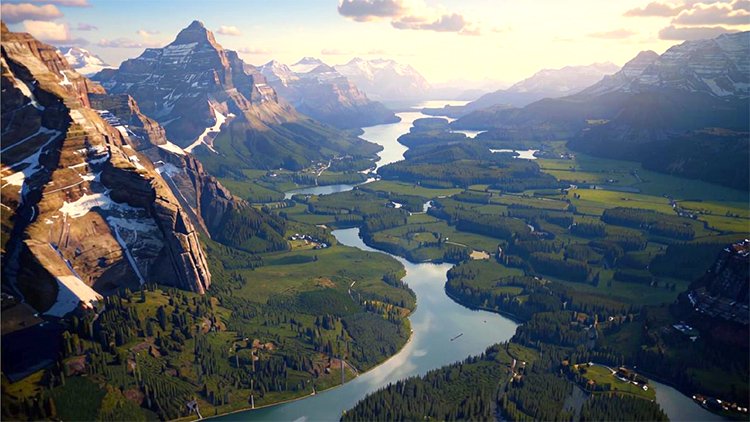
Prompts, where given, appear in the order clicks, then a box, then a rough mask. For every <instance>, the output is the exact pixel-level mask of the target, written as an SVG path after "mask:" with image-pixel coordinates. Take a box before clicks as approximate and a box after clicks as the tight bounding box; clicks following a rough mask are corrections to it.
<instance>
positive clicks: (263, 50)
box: [237, 47, 273, 55]
mask: <svg viewBox="0 0 750 422" xmlns="http://www.w3.org/2000/svg"><path fill="white" fill-rule="evenodd" d="M237 52H238V53H242V54H250V55H262V54H271V53H273V51H272V50H269V49H267V48H252V47H243V48H240V49H237Z"/></svg>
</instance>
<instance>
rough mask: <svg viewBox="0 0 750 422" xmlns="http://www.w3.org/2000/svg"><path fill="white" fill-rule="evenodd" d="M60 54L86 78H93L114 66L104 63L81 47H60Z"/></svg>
mask: <svg viewBox="0 0 750 422" xmlns="http://www.w3.org/2000/svg"><path fill="white" fill-rule="evenodd" d="M60 54H62V55H63V57H65V60H67V61H68V64H69V65H70V67H72V68H73V69H74V70H75V71H76V72H78V73H80V74H81V75H84V76H91V75H93V74H95V73H97V72H99V71H101V70H103V69H107V68H110V67H112V66H110V65H108V64H107V63H105V62H104V60H102V59H101V58H100V57H99V56H97V55H95V54H94V53H92V52H90V51H88V50H86V49H84V48H80V47H60Z"/></svg>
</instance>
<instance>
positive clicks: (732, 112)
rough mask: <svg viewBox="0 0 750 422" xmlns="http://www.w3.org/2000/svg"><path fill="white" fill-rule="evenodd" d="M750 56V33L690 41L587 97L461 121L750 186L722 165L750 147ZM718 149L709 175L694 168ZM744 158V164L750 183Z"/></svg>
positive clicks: (492, 135)
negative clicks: (728, 174) (729, 174)
mask: <svg viewBox="0 0 750 422" xmlns="http://www.w3.org/2000/svg"><path fill="white" fill-rule="evenodd" d="M749 58H750V32H742V33H736V34H726V35H721V36H719V37H717V38H715V39H711V40H699V41H687V42H684V43H682V44H680V45H676V46H674V47H672V48H670V49H669V50H667V51H666V52H665V53H664V54H662V55H661V56H659V55H657V54H656V53H653V52H643V53H640V54H639V55H638V56H636V57H635V58H634V59H633V60H631V61H630V62H628V63H627V64H626V65H625V66H623V68H622V70H620V71H619V72H618V73H616V74H614V75H612V76H611V77H605V78H604V79H602V80H601V81H600V82H599V83H596V84H594V85H592V86H591V87H589V88H586V89H585V90H583V91H581V92H580V93H578V94H575V95H572V96H568V97H564V98H558V99H544V100H541V101H537V102H535V103H532V104H529V105H528V106H526V107H523V108H515V109H501V108H498V107H494V108H489V109H484V110H479V111H475V112H473V113H470V114H467V115H466V116H464V117H462V118H460V119H459V120H457V121H455V122H453V123H452V127H454V128H462V129H488V130H489V132H488V133H486V134H483V135H482V136H481V137H480V138H484V139H519V138H523V139H538V140H542V139H553V138H556V139H565V138H567V139H570V142H569V143H568V145H569V147H571V148H573V149H575V150H578V151H582V152H586V153H590V154H594V155H599V156H605V157H611V158H619V159H629V160H638V161H644V162H645V161H648V162H649V163H651V164H650V165H651V166H652V167H653V168H655V169H659V170H660V171H666V172H670V173H673V174H677V175H684V176H688V177H694V178H699V179H703V180H709V181H713V182H719V183H727V184H730V185H731V186H735V187H740V188H744V189H746V188H747V187H746V186H747V183H746V182H739V181H738V179H737V178H736V177H729V178H727V177H726V172H725V171H721V169H719V168H715V167H716V166H722V165H723V164H721V163H734V162H735V161H737V160H736V154H738V153H740V154H741V153H742V152H743V151H747V150H748V145H747V144H748V135H747V132H748V131H750V115H749V114H748V112H747V111H748V109H750V96H749V94H750V59H749ZM715 128H719V129H720V130H716V129H715ZM717 135H718V136H717ZM677 140H680V141H679V142H678V143H675V142H677ZM711 140H713V141H715V142H713V143H712V144H710V145H708V144H707V142H708V141H711ZM666 145H670V146H669V147H665V146H666ZM719 145H720V146H719ZM709 151H711V154H712V157H714V158H716V161H715V162H713V163H710V164H709V165H708V166H703V167H704V171H700V172H696V171H695V170H696V169H695V168H694V167H691V166H689V165H686V164H687V163H688V162H690V161H691V160H694V159H695V157H699V156H700V155H701V154H702V153H707V152H709ZM657 153H658V154H657ZM654 154H657V155H656V156H654ZM654 160H656V161H654ZM659 160H661V161H659ZM743 161H744V163H739V167H738V168H736V169H735V170H736V172H737V174H739V175H740V177H739V179H740V180H747V177H746V175H747V172H748V163H747V160H743ZM743 174H744V175H745V176H741V175H743ZM722 175H723V176H722Z"/></svg>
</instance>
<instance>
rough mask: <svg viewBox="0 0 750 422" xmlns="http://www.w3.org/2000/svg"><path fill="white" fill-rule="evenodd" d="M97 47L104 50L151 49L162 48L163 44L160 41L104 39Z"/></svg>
mask: <svg viewBox="0 0 750 422" xmlns="http://www.w3.org/2000/svg"><path fill="white" fill-rule="evenodd" d="M96 45H98V46H99V47H104V48H150V47H160V46H161V43H160V42H158V41H133V40H131V39H130V38H116V39H114V40H108V39H106V38H102V39H101V40H99V42H97V43H96Z"/></svg>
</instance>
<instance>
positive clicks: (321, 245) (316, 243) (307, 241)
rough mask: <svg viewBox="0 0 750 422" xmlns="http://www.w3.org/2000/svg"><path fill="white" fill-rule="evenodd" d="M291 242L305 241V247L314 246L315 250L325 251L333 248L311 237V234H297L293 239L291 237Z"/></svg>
mask: <svg viewBox="0 0 750 422" xmlns="http://www.w3.org/2000/svg"><path fill="white" fill-rule="evenodd" d="M289 240H301V241H304V242H305V245H313V249H325V248H328V247H330V246H331V245H329V244H328V243H326V242H324V241H322V240H320V239H318V238H315V237H312V236H310V235H309V234H299V233H295V234H293V235H292V236H291V237H289Z"/></svg>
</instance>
